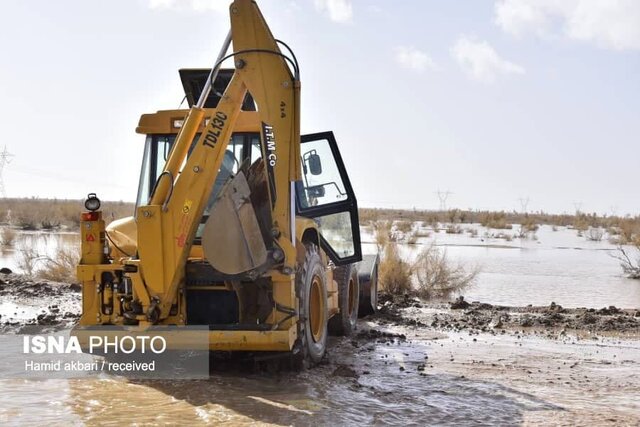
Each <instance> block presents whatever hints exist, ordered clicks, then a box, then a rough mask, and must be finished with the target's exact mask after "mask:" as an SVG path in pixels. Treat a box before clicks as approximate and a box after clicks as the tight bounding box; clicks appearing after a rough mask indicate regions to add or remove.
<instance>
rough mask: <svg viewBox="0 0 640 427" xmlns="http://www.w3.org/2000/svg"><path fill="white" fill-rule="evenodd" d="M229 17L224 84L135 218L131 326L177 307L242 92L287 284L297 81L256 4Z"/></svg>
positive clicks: (190, 119)
mask: <svg viewBox="0 0 640 427" xmlns="http://www.w3.org/2000/svg"><path fill="white" fill-rule="evenodd" d="M230 14H231V35H232V40H233V49H234V54H233V57H234V61H235V64H236V71H235V73H234V75H233V77H232V79H231V82H230V83H229V85H228V87H227V88H226V90H225V92H224V94H223V96H222V98H221V100H220V102H219V103H218V106H217V108H216V109H215V110H213V112H212V114H211V116H210V118H209V120H208V123H207V125H206V128H205V130H204V131H203V132H202V135H201V136H200V138H199V139H198V141H197V142H196V144H195V146H194V148H193V150H192V152H191V154H190V155H189V156H188V158H186V157H187V153H188V151H189V147H190V145H191V142H192V141H193V138H194V137H195V134H196V132H197V130H198V128H199V126H200V125H201V123H202V119H203V116H204V110H203V109H202V108H200V107H198V106H194V107H193V108H192V109H191V111H190V112H189V114H188V116H187V119H186V120H185V123H184V125H183V128H182V129H181V131H180V133H179V134H178V136H177V139H176V142H175V144H174V147H173V148H172V151H171V154H170V157H169V159H168V161H167V164H166V165H165V169H164V171H163V173H162V174H161V176H160V177H159V178H158V183H157V185H156V189H155V192H154V194H153V195H152V197H151V199H150V201H149V204H148V205H146V206H140V207H138V210H137V228H138V259H135V258H132V259H129V260H127V261H125V264H128V265H129V266H128V267H127V268H126V269H125V272H126V273H125V274H127V275H128V277H129V278H130V279H131V281H132V283H133V291H134V299H136V300H138V301H140V303H141V306H142V310H143V314H139V313H137V316H136V318H137V319H138V320H142V321H145V320H146V321H149V322H151V323H155V322H157V321H158V320H160V319H163V318H166V317H167V316H168V315H169V311H170V309H171V306H172V304H174V303H175V301H176V300H177V296H178V289H179V287H180V285H181V284H182V283H183V281H184V274H185V273H184V272H185V265H186V262H187V257H188V256H189V252H190V250H191V246H192V243H193V240H194V238H195V234H196V230H197V227H198V224H199V223H200V221H201V218H202V215H203V211H204V209H205V207H206V203H207V200H208V198H209V195H210V193H211V190H212V187H213V184H214V182H215V179H216V176H217V174H218V171H219V169H220V166H221V164H222V160H223V157H224V153H225V150H226V148H227V145H228V143H229V140H230V138H231V136H232V133H233V129H234V125H235V122H236V120H237V118H238V115H239V113H240V109H241V105H242V103H243V100H244V98H245V95H246V92H247V90H248V91H249V92H250V93H251V95H252V96H253V98H254V100H255V102H256V104H257V107H258V112H259V115H260V119H261V121H262V123H263V144H262V145H263V153H262V154H263V159H264V161H265V163H266V165H267V172H268V174H269V183H270V185H269V195H270V197H271V201H272V218H273V235H274V238H276V239H277V244H278V245H279V246H280V247H281V248H282V249H283V251H284V254H285V258H284V262H283V268H282V271H283V272H285V273H287V274H289V275H290V279H291V280H293V275H292V274H291V273H292V272H293V268H294V265H295V249H294V241H295V196H294V192H293V191H294V189H293V182H294V181H296V180H298V179H299V178H300V164H299V138H300V130H299V115H298V112H299V90H300V86H299V81H298V79H297V75H294V74H292V72H291V71H290V69H289V67H288V65H287V63H286V62H285V59H284V56H283V55H282V53H281V52H280V50H279V48H278V46H277V43H276V41H275V39H274V38H273V36H272V35H271V32H270V31H269V28H268V26H267V24H266V22H265V21H264V18H263V17H262V14H261V13H260V11H259V9H258V7H257V5H256V4H255V2H253V1H251V0H236V1H234V3H233V4H232V5H231V6H230ZM219 62H220V61H219ZM219 62H218V63H217V64H216V66H215V67H219V66H220V63H219ZM215 67H214V68H215ZM212 74H213V75H215V72H214V73H212ZM185 158H186V162H185ZM183 164H184V166H183V167H182V168H180V167H181V166H182V165H183ZM212 219H213V220H215V218H212Z"/></svg>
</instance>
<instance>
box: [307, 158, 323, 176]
mask: <svg viewBox="0 0 640 427" xmlns="http://www.w3.org/2000/svg"><path fill="white" fill-rule="evenodd" d="M309 171H310V172H311V175H320V174H321V173H322V161H321V160H320V156H319V155H317V154H310V155H309Z"/></svg>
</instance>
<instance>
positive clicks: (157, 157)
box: [136, 133, 262, 236]
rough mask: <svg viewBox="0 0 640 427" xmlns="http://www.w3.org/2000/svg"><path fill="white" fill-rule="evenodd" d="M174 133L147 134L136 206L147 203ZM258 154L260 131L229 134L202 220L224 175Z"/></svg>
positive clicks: (231, 172)
mask: <svg viewBox="0 0 640 427" xmlns="http://www.w3.org/2000/svg"><path fill="white" fill-rule="evenodd" d="M176 136H177V135H175V134H168V135H147V139H146V141H145V147H144V155H143V159H142V168H141V172H140V183H139V186H138V197H137V199H136V207H138V206H141V205H145V204H147V203H149V198H150V197H151V192H152V191H153V187H154V186H155V183H156V180H157V179H158V177H159V176H160V174H161V173H162V171H163V170H164V166H165V164H166V162H167V159H168V158H169V154H170V153H171V149H172V148H173V145H174V143H175V141H176ZM199 138H200V134H196V136H195V138H194V139H193V141H192V143H191V147H190V148H189V152H188V154H187V157H188V156H189V155H190V154H191V151H192V150H193V148H194V147H195V144H196V142H197V141H198V139H199ZM261 156H262V154H261V149H260V135H259V134H258V133H234V134H233V136H232V137H231V140H230V141H229V145H228V146H227V150H226V152H225V155H224V158H223V161H222V166H221V167H220V170H219V172H218V175H217V176H216V180H215V183H214V185H213V188H212V189H211V194H210V195H209V202H208V203H207V206H206V208H205V211H204V215H203V220H206V218H207V217H208V215H209V210H210V209H211V206H212V205H213V202H214V201H215V199H216V197H217V195H218V193H219V192H220V190H221V189H222V186H223V185H224V183H225V182H226V181H227V179H229V178H230V177H232V176H233V175H234V174H236V173H237V172H238V169H239V168H240V165H241V164H242V162H243V161H244V160H247V159H248V160H250V161H251V162H253V161H255V160H256V159H258V158H259V157H261ZM185 162H186V160H185ZM183 166H184V164H183ZM201 228H202V226H201V227H200V228H199V230H198V234H197V236H199V235H200V233H201V231H202V230H201Z"/></svg>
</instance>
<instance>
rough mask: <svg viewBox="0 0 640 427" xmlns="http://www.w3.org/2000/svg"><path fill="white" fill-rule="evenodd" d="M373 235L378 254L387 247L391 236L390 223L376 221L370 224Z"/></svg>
mask: <svg viewBox="0 0 640 427" xmlns="http://www.w3.org/2000/svg"><path fill="white" fill-rule="evenodd" d="M372 226H373V233H374V236H375V239H376V245H377V246H378V252H382V250H383V249H384V248H385V247H386V246H387V244H388V243H389V240H390V236H391V223H390V222H388V221H376V222H374V223H373V224H372Z"/></svg>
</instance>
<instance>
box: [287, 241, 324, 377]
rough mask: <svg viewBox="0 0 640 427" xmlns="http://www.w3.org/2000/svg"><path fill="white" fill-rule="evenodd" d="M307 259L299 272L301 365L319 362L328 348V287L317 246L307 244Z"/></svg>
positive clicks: (298, 346) (298, 359) (296, 349)
mask: <svg viewBox="0 0 640 427" xmlns="http://www.w3.org/2000/svg"><path fill="white" fill-rule="evenodd" d="M305 246H306V249H307V250H306V255H305V260H304V263H303V264H302V266H301V267H300V269H299V270H298V273H297V274H296V295H297V296H298V301H299V304H300V306H299V308H298V313H299V321H298V339H297V340H296V344H295V346H294V358H295V364H296V365H297V367H298V368H303V367H307V366H309V365H311V366H312V365H315V364H317V363H319V362H320V361H321V360H322V358H323V357H324V354H325V352H326V348H327V335H328V333H327V318H328V316H329V311H328V307H327V286H326V275H325V269H324V266H323V264H322V259H321V258H320V254H319V253H318V247H317V246H316V245H314V244H311V243H308V244H305Z"/></svg>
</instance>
